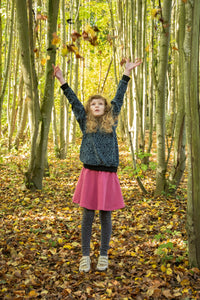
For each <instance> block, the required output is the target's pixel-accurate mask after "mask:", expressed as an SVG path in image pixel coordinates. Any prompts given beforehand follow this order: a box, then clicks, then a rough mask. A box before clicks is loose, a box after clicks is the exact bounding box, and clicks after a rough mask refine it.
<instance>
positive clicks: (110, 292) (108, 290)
mask: <svg viewBox="0 0 200 300" xmlns="http://www.w3.org/2000/svg"><path fill="white" fill-rule="evenodd" d="M106 292H107V294H108V297H111V296H112V290H111V289H107V290H106Z"/></svg>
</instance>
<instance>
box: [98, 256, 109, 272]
mask: <svg viewBox="0 0 200 300" xmlns="http://www.w3.org/2000/svg"><path fill="white" fill-rule="evenodd" d="M107 268H108V256H99V259H98V264H97V270H99V271H105V270H106V269H107Z"/></svg>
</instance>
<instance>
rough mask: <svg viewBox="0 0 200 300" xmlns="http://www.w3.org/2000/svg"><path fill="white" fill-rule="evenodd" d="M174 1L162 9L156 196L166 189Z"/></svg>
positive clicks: (157, 110) (157, 107) (168, 1)
mask: <svg viewBox="0 0 200 300" xmlns="http://www.w3.org/2000/svg"><path fill="white" fill-rule="evenodd" d="M171 9H172V1H171V0H164V1H163V8H162V16H163V23H162V25H163V28H162V33H161V38H160V59H159V60H160V62H159V71H158V78H159V81H158V90H157V93H158V96H157V103H156V134H157V163H158V165H157V171H156V190H155V195H160V194H161V193H162V191H164V190H165V188H166V179H165V174H166V160H165V89H166V79H167V69H168V50H169V41H170V25H171V24H170V23H171Z"/></svg>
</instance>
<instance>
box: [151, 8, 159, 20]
mask: <svg viewBox="0 0 200 300" xmlns="http://www.w3.org/2000/svg"><path fill="white" fill-rule="evenodd" d="M157 11H158V10H157V8H153V9H152V10H151V17H152V18H155V17H156V16H157V13H158V12H157Z"/></svg>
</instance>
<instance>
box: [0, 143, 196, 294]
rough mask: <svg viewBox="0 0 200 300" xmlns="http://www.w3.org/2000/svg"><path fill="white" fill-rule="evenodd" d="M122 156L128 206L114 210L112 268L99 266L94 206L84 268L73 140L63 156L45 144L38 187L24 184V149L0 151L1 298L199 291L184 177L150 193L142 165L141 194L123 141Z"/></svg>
mask: <svg viewBox="0 0 200 300" xmlns="http://www.w3.org/2000/svg"><path fill="white" fill-rule="evenodd" d="M1 151H3V150H2V149H1ZM120 158H121V161H120V167H119V171H118V176H119V179H120V183H121V188H122V192H123V196H124V200H125V204H126V207H125V208H124V209H122V210H118V211H116V212H113V214H112V218H113V234H112V238H111V243H110V246H111V248H110V250H109V269H108V270H107V271H106V272H98V271H96V263H97V259H98V255H99V239H100V222H99V217H98V214H96V218H95V223H94V226H93V235H92V243H91V260H92V268H91V270H90V272H89V273H86V274H85V273H80V272H79V270H78V268H79V260H80V258H81V244H80V239H81V235H80V231H81V230H80V228H81V227H80V224H81V209H80V208H79V207H78V206H77V205H75V204H73V203H72V195H73V192H74V190H75V186H76V183H77V180H78V177H79V174H80V170H81V167H82V166H81V163H80V162H79V154H78V148H77V147H75V148H73V149H70V150H69V154H68V157H67V159H66V160H59V159H57V158H55V155H54V153H53V151H52V149H50V152H49V162H50V177H47V178H45V179H44V181H43V190H42V191H36V192H35V193H32V192H30V191H28V190H24V189H23V188H22V185H23V181H24V175H23V172H22V170H24V171H25V170H26V167H27V164H28V153H27V150H26V149H25V148H24V149H21V150H20V153H15V151H12V152H10V153H9V154H8V155H6V154H5V155H2V156H1V157H0V177H1V181H0V199H1V201H0V218H1V222H0V299H12V300H13V299H50V300H51V299H52V300H53V299H56V300H57V299H95V300H96V299H97V300H98V299H124V300H126V299H137V300H142V299H185V300H186V299H200V271H199V269H197V268H190V266H189V263H188V254H187V236H186V229H185V227H186V201H187V183H186V179H185V178H184V179H183V181H182V183H181V186H180V187H179V189H178V190H177V192H176V193H175V194H174V195H170V194H163V195H162V196H160V197H154V191H155V170H153V169H147V170H145V171H144V168H143V171H142V166H141V172H140V174H141V176H142V177H141V178H142V182H143V184H144V186H145V188H146V190H147V191H148V194H146V195H144V194H143V193H142V192H141V190H140V188H139V186H138V184H137V181H136V180H135V178H134V174H133V168H132V161H131V156H130V154H129V153H128V151H127V147H126V146H125V145H124V144H123V143H120ZM150 160H151V161H153V160H154V157H153V156H152V157H150ZM19 166H20V167H19Z"/></svg>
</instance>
